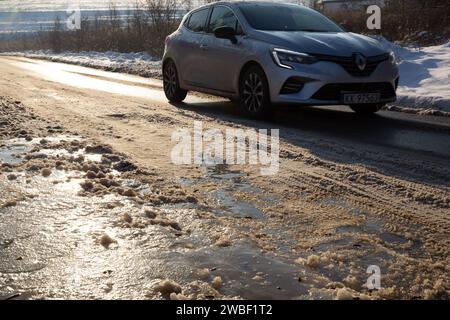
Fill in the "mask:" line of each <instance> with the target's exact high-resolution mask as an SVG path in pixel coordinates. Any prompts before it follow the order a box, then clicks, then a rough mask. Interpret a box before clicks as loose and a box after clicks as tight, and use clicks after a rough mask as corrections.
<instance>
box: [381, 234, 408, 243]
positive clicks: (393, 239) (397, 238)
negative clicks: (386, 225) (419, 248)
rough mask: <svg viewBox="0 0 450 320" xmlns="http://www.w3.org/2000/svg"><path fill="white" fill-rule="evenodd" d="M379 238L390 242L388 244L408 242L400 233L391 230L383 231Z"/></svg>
mask: <svg viewBox="0 0 450 320" xmlns="http://www.w3.org/2000/svg"><path fill="white" fill-rule="evenodd" d="M380 238H381V240H383V241H384V242H387V243H390V244H405V243H407V242H408V240H406V239H405V238H404V237H402V236H401V235H398V234H395V233H391V232H383V233H382V234H380Z"/></svg>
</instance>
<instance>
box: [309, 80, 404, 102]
mask: <svg viewBox="0 0 450 320" xmlns="http://www.w3.org/2000/svg"><path fill="white" fill-rule="evenodd" d="M344 91H346V92H358V93H359V92H361V93H364V92H366V93H373V92H379V93H380V98H381V99H382V100H384V99H391V98H395V90H394V87H393V86H392V85H391V84H390V83H389V82H372V83H370V82H369V83H331V84H326V85H324V86H323V87H322V88H320V89H319V90H318V91H317V92H316V93H315V94H314V95H313V96H312V98H313V99H316V100H331V101H336V100H338V101H339V100H341V94H342V92H344Z"/></svg>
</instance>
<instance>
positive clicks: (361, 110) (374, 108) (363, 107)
mask: <svg viewBox="0 0 450 320" xmlns="http://www.w3.org/2000/svg"><path fill="white" fill-rule="evenodd" d="M382 107H383V105H381V104H355V105H351V106H350V108H351V109H352V110H353V111H355V112H356V113H358V114H361V115H371V114H374V113H376V112H378V111H380V110H381V108H382Z"/></svg>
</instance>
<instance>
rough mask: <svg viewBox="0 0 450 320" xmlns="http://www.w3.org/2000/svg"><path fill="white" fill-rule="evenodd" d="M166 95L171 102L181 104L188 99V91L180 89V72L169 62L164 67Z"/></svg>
mask: <svg viewBox="0 0 450 320" xmlns="http://www.w3.org/2000/svg"><path fill="white" fill-rule="evenodd" d="M163 86H164V93H165V95H166V97H167V99H168V100H169V101H170V102H181V101H183V100H184V98H186V95H187V91H186V90H183V89H181V88H180V82H179V80H178V72H177V68H176V67H175V63H174V62H173V61H171V60H169V61H167V62H166V63H165V64H164V67H163Z"/></svg>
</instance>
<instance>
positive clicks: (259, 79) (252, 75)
mask: <svg viewBox="0 0 450 320" xmlns="http://www.w3.org/2000/svg"><path fill="white" fill-rule="evenodd" d="M239 104H240V106H241V107H242V109H243V110H244V112H245V113H247V114H248V115H250V116H252V117H254V118H264V117H267V116H269V115H270V114H271V113H272V106H271V103H270V97H269V85H268V83H267V79H266V75H265V74H264V71H263V70H262V69H261V68H259V67H257V66H252V67H249V68H248V69H246V70H245V71H244V74H243V75H242V77H241V81H240V84H239Z"/></svg>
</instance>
